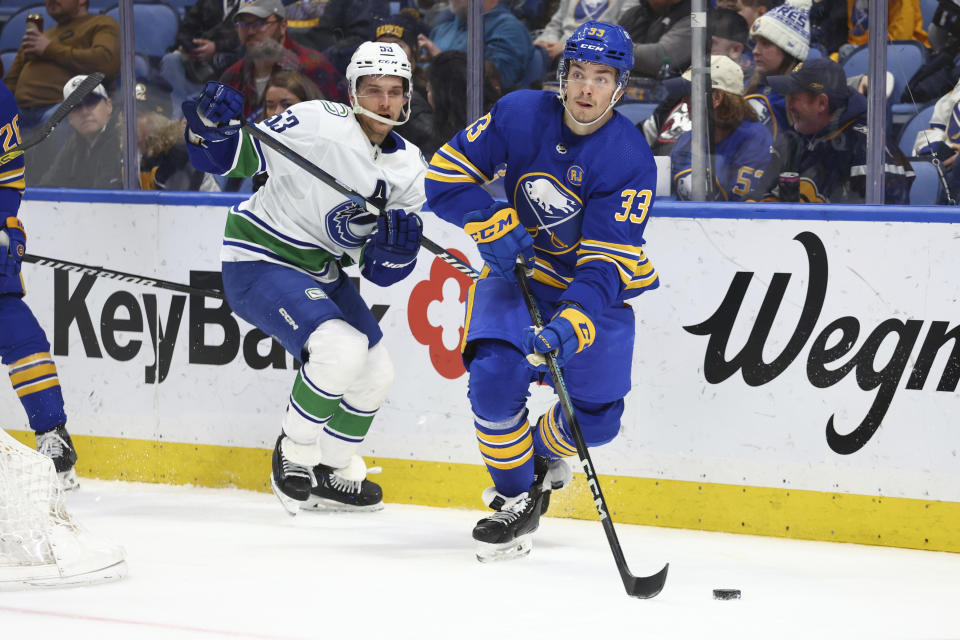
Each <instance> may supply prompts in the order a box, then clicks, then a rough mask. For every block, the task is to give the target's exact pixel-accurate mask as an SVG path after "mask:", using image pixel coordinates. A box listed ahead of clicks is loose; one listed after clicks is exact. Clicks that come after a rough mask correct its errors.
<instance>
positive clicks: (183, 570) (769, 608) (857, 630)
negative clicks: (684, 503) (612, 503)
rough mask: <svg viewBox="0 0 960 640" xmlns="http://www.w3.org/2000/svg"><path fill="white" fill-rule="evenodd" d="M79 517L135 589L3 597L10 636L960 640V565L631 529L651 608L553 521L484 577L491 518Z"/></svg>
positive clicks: (95, 492)
mask: <svg viewBox="0 0 960 640" xmlns="http://www.w3.org/2000/svg"><path fill="white" fill-rule="evenodd" d="M68 507H69V509H70V510H71V512H72V513H73V514H74V515H75V517H76V518H77V519H78V520H79V521H81V523H82V524H84V525H85V526H86V528H87V529H89V530H91V531H93V532H95V533H98V534H102V535H107V536H108V537H110V538H112V539H113V540H115V541H117V542H120V543H122V544H123V545H124V547H125V548H126V550H127V561H128V564H129V575H128V576H127V577H126V578H125V579H123V580H121V581H119V582H114V583H109V584H100V585H97V586H88V587H76V588H70V589H57V590H50V589H44V590H33V591H20V592H14V593H10V592H0V639H2V640H20V639H23V640H40V639H44V638H63V639H65V640H79V639H85V638H96V639H97V640H107V639H113V638H124V639H125V640H129V639H137V640H139V639H141V638H143V639H153V638H177V639H193V638H217V637H221V638H278V639H288V638H331V639H336V640H344V639H350V640H358V639H362V638H384V639H388V638H389V639H394V638H418V639H432V638H442V639H444V640H448V639H449V640H459V639H469V638H484V639H487V638H489V639H493V640H507V639H513V638H523V639H525V640H527V639H538V638H551V639H560V638H571V639H572V638H585V639H589V640H625V639H630V640H633V639H638V640H643V639H647V638H664V639H674V638H679V639H687V638H690V639H694V638H695V639H714V638H720V639H722V638H736V639H737V640H751V639H758V640H759V639H763V640H770V639H780V638H804V639H814V638H816V639H843V640H850V639H855V638H864V639H867V638H869V639H871V640H876V639H883V638H898V639H910V640H947V639H957V638H960V555H958V554H947V553H932V552H923V551H910V550H901V549H889V548H882V547H866V546H858V545H849V544H832V543H815V542H803V541H792V540H781V539H768V538H760V537H752V536H743V535H731V534H718V533H704V532H697V531H684V530H677V529H660V528H652V527H638V526H628V525H617V532H618V534H619V536H620V540H621V542H622V545H623V549H624V552H625V554H626V557H627V561H628V563H629V566H630V568H631V570H632V571H633V572H634V573H635V574H638V575H639V574H648V573H653V572H655V571H657V570H658V569H659V568H660V567H661V566H662V564H663V563H664V562H665V561H669V562H670V575H669V577H668V579H667V585H666V588H665V589H664V591H663V592H662V593H661V594H660V595H659V596H658V597H656V598H654V599H652V600H635V599H632V598H629V597H627V596H626V595H625V593H624V591H623V586H622V583H621V581H620V577H619V575H618V574H617V572H616V570H615V565H614V562H613V558H612V556H611V554H610V549H609V547H608V545H607V541H606V537H605V536H604V533H603V528H602V527H601V525H600V523H599V522H590V521H575V520H566V519H557V518H547V519H544V520H543V521H542V523H541V526H540V531H539V532H538V533H537V535H536V539H535V543H534V549H533V553H532V554H531V555H530V556H528V557H526V558H523V559H520V560H516V561H512V562H500V563H494V564H480V563H478V562H477V561H476V560H475V559H474V555H473V545H472V540H471V537H470V530H471V528H472V526H473V524H474V522H475V521H476V520H477V519H478V518H479V517H481V516H482V513H481V512H479V511H477V512H472V511H464V510H452V509H434V508H427V507H415V506H405V505H393V504H388V505H387V506H386V509H385V510H384V511H381V512H379V513H364V514H318V513H301V514H300V515H298V516H297V517H296V518H292V517H290V516H288V515H286V514H285V513H284V512H283V510H282V509H281V507H280V505H279V503H278V502H277V501H276V498H274V497H273V496H272V495H268V494H262V493H253V492H246V491H235V490H213V489H197V488H189V487H169V486H158V485H145V484H133V483H108V482H97V481H92V480H87V479H83V480H82V486H81V488H80V490H79V491H77V492H71V493H70V494H68ZM715 587H733V588H738V589H741V590H742V592H743V598H742V599H741V600H734V601H717V600H713V599H712V595H711V594H712V589H713V588H715Z"/></svg>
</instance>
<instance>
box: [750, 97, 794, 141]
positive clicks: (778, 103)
mask: <svg viewBox="0 0 960 640" xmlns="http://www.w3.org/2000/svg"><path fill="white" fill-rule="evenodd" d="M743 99H744V100H746V101H747V104H749V105H750V106H751V107H753V110H754V111H756V112H757V118H758V119H759V120H760V124H762V125H763V126H765V127H766V128H767V130H768V131H769V132H770V135H771V136H773V140H774V142H776V140H777V138H778V137H780V134H781V133H783V132H784V131H788V130H790V129H791V128H792V127H791V126H790V123H789V122H788V121H787V105H786V100H785V99H784V97H783V96H781V95H780V94H779V93H777V92H776V91H774V90H773V89H771V88H770V87H769V86H767V85H766V84H761V85H760V86H758V87H757V88H756V92H755V93H750V94H747V95H745V96H743Z"/></svg>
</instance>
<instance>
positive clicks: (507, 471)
mask: <svg viewBox="0 0 960 640" xmlns="http://www.w3.org/2000/svg"><path fill="white" fill-rule="evenodd" d="M474 426H475V427H476V430H477V442H478V444H479V447H480V455H481V456H482V457H483V461H484V463H485V464H486V465H487V471H489V472H490V478H491V479H493V484H494V486H495V487H496V488H497V491H499V492H500V493H501V494H503V495H505V496H508V497H512V496H517V495H520V494H521V493H523V492H525V491H529V490H530V485H531V484H532V483H533V438H532V437H531V435H530V423H529V422H528V421H527V411H526V410H524V411H523V412H522V413H521V414H520V415H519V416H516V417H515V418H514V419H512V420H509V421H506V422H505V423H492V422H488V421H485V420H483V421H482V420H480V419H479V418H477V420H476V421H475V422H474Z"/></svg>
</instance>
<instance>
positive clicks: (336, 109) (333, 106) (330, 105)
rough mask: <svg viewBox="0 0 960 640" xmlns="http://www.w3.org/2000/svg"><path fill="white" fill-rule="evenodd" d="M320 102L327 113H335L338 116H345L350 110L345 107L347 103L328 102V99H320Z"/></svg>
mask: <svg viewBox="0 0 960 640" xmlns="http://www.w3.org/2000/svg"><path fill="white" fill-rule="evenodd" d="M320 104H322V105H323V108H324V110H326V112H327V113H330V114H332V115H335V116H337V117H340V118H346V117H347V115H348V114H349V113H350V110H349V109H347V105H345V104H340V103H339V102H330V101H329V100H321V101H320Z"/></svg>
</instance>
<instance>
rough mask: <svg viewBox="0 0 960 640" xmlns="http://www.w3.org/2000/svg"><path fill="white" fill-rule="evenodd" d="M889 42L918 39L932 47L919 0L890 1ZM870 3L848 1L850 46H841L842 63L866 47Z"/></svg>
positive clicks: (865, 0)
mask: <svg viewBox="0 0 960 640" xmlns="http://www.w3.org/2000/svg"><path fill="white" fill-rule="evenodd" d="M886 5H887V39H888V40H917V41H918V42H921V43H923V46H925V47H929V46H930V41H929V40H928V39H927V32H926V31H924V29H923V27H924V24H923V14H922V13H921V11H920V0H889V1H888V2H887V3H886ZM867 6H868V0H847V30H848V35H847V43H846V44H844V45H843V46H841V47H840V50H839V56H838V59H839V60H840V61H843V59H844V58H846V57H847V56H849V55H850V54H851V53H852V52H853V50H854V49H856V48H857V47H859V46H860V45H864V44H867V39H868V37H869V35H870V29H869V28H868V24H867V23H868V15H867V13H868V12H867Z"/></svg>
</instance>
